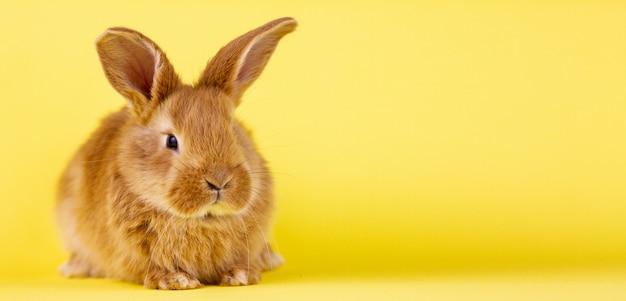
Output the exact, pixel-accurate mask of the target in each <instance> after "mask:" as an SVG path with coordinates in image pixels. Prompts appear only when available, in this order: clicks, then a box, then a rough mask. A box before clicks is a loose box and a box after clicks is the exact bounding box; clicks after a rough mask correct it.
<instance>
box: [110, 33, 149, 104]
mask: <svg viewBox="0 0 626 301" xmlns="http://www.w3.org/2000/svg"><path fill="white" fill-rule="evenodd" d="M116 40H117V42H118V43H119V46H120V48H121V49H123V51H125V53H126V55H124V56H123V60H121V61H120V66H119V67H120V70H119V71H120V72H121V73H122V74H126V79H127V80H128V82H127V84H128V85H129V86H131V87H132V88H135V89H137V90H138V91H139V92H141V93H142V94H143V95H144V96H145V97H146V99H148V100H149V99H151V98H152V97H151V91H152V85H153V80H154V72H155V64H156V62H155V57H154V55H153V54H152V51H150V50H149V49H147V48H146V46H144V45H141V44H138V43H136V42H133V41H129V40H126V39H116Z"/></svg>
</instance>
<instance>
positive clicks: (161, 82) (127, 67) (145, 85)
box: [96, 27, 182, 121]
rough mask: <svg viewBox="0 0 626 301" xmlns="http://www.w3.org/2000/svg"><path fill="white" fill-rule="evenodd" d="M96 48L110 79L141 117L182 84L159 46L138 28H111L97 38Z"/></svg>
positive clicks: (144, 117) (136, 114)
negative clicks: (135, 29) (136, 29)
mask: <svg viewBox="0 0 626 301" xmlns="http://www.w3.org/2000/svg"><path fill="white" fill-rule="evenodd" d="M96 49H97V50H98V55H99V56H100V62H101V63H102V68H103V69H104V73H105V75H106V77H107V78H108V80H109V82H110V83H111V85H112V86H113V88H115V90H117V91H118V92H119V93H120V94H122V95H123V96H124V97H126V99H128V101H129V102H130V105H131V107H132V111H133V113H134V114H135V116H136V117H137V118H139V119H140V120H144V121H145V119H147V118H148V117H149V116H150V114H151V113H152V111H153V109H154V108H155V107H156V106H157V105H158V104H159V102H161V101H163V100H164V99H165V98H166V97H167V96H168V95H169V94H170V93H171V92H173V91H174V90H175V89H176V88H178V87H179V86H180V85H182V83H181V81H180V79H179V77H178V75H177V74H176V73H175V72H174V68H173V67H172V65H171V64H170V62H169V61H168V60H167V57H165V54H164V53H163V51H161V49H160V48H159V46H157V45H156V44H155V43H154V42H153V41H151V40H150V39H148V38H147V37H145V36H144V35H142V34H141V33H139V32H137V31H134V30H132V29H128V28H123V27H115V28H110V29H108V30H107V31H105V32H104V33H103V34H102V35H101V36H100V37H99V38H98V39H97V40H96Z"/></svg>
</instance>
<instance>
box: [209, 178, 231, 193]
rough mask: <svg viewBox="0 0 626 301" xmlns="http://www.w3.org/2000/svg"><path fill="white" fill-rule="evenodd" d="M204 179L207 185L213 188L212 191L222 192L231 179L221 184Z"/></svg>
mask: <svg viewBox="0 0 626 301" xmlns="http://www.w3.org/2000/svg"><path fill="white" fill-rule="evenodd" d="M204 181H205V182H206V185H207V186H208V187H209V189H211V191H213V192H221V191H222V190H224V189H225V188H226V187H227V186H228V183H230V180H229V181H226V183H224V184H221V185H219V184H215V183H214V182H211V181H209V180H204Z"/></svg>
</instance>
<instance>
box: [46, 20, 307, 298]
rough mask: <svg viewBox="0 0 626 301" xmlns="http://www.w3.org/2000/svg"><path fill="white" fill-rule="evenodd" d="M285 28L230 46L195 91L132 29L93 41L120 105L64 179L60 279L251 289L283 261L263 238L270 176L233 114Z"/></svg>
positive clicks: (272, 26)
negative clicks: (64, 256)
mask: <svg viewBox="0 0 626 301" xmlns="http://www.w3.org/2000/svg"><path fill="white" fill-rule="evenodd" d="M293 28H295V21H293V19H280V20H276V21H274V22H271V23H268V24H267V25H265V26H263V27H260V28H258V29H257V30H255V31H251V32H249V33H247V34H246V35H243V36H242V37H240V38H239V39H237V40H235V41H233V42H231V43H230V44H229V45H227V46H226V47H224V48H223V49H222V50H221V51H220V52H219V53H218V54H217V56H216V57H215V58H214V59H213V60H212V61H211V62H210V63H209V64H208V66H207V70H206V71H205V73H204V74H203V76H202V77H201V79H200V81H199V82H198V83H197V84H196V85H194V86H188V85H184V84H182V83H180V81H179V80H178V76H177V75H176V74H175V73H174V72H173V69H172V68H171V66H170V65H169V63H168V62H167V59H166V58H165V56H164V54H162V52H161V51H160V49H159V48H158V47H157V46H156V44H154V43H153V42H151V41H150V40H148V39H147V38H145V37H144V36H143V35H141V34H139V33H137V32H134V31H131V30H127V29H123V28H116V29H111V30H109V31H108V32H107V33H105V35H103V36H102V37H101V38H100V39H99V40H98V43H97V45H98V51H99V54H100V56H101V60H102V64H103V67H104V69H105V73H106V74H107V76H108V78H109V80H110V81H111V83H112V85H113V86H114V87H115V88H116V89H117V90H118V91H119V92H120V93H121V94H122V95H124V96H125V97H126V98H127V99H128V100H129V106H128V107H126V108H124V109H122V110H121V111H119V112H117V113H114V114H112V115H111V116H109V117H108V118H106V119H105V120H104V121H103V122H102V125H101V126H100V128H99V129H98V130H97V131H96V132H95V133H94V134H93V135H92V137H91V138H90V139H89V140H88V141H87V143H86V144H85V145H83V147H82V148H81V149H80V150H79V152H78V153H77V154H76V156H75V157H74V159H73V160H72V161H71V162H70V164H69V166H68V168H67V170H66V172H65V174H64V175H63V177H62V180H61V185H60V190H59V197H58V199H59V201H58V203H57V216H58V221H59V225H60V227H61V231H62V234H63V236H64V238H65V239H66V246H67V248H68V250H69V251H70V252H71V258H70V260H69V261H68V262H67V263H66V264H64V265H63V266H62V268H61V271H62V273H63V274H64V275H66V276H68V277H107V278H114V279H120V280H125V281H130V282H136V283H143V284H144V285H145V286H146V287H150V288H161V289H186V288H195V287H198V286H200V285H201V284H221V285H246V284H252V283H256V282H258V281H259V279H260V272H261V271H262V270H269V269H271V268H274V267H276V266H278V265H280V264H281V263H282V258H281V257H280V255H278V254H276V253H274V252H273V251H272V250H271V249H270V247H269V245H268V240H267V239H268V235H269V234H270V224H271V216H272V211H273V201H272V179H271V177H270V173H269V170H268V169H267V167H266V165H265V161H264V160H263V158H262V157H261V156H260V155H259V153H258V152H257V151H256V148H255V145H254V143H253V141H252V139H251V137H250V135H249V132H248V131H247V130H246V129H245V128H244V126H243V125H242V124H241V123H240V122H239V121H237V120H236V119H235V118H234V109H235V107H236V106H237V104H238V103H239V98H240V96H241V94H242V93H243V90H245V88H246V87H247V86H249V85H250V84H251V83H252V81H254V80H255V79H256V77H257V76H258V75H259V74H260V72H261V70H262V67H263V66H264V65H265V63H266V62H267V60H268V59H269V56H270V55H271V52H272V51H273V49H274V47H275V45H276V43H277V42H278V40H279V39H280V38H281V37H282V36H283V35H284V34H286V33H288V32H290V31H291V30H293ZM255 48H256V49H255ZM124 51H125V52H127V54H128V55H124V54H120V53H123V52H124ZM229 62H230V63H229ZM232 62H237V64H232ZM150 66H153V68H154V69H153V70H152V71H151V70H150V69H149V68H146V67H150ZM259 66H260V67H259ZM229 68H230V69H229ZM231 69H232V70H231ZM137 70H140V71H137ZM146 70H147V71H146ZM146 80H148V81H149V80H152V82H146Z"/></svg>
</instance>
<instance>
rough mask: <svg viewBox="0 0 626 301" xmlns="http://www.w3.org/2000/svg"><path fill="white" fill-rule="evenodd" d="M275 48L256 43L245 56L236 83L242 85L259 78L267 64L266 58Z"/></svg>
mask: <svg viewBox="0 0 626 301" xmlns="http://www.w3.org/2000/svg"><path fill="white" fill-rule="evenodd" d="M275 47H276V44H274V45H271V44H270V45H267V44H265V43H256V44H255V45H253V46H252V47H251V48H250V50H249V51H248V53H247V54H246V57H245V58H244V61H243V64H242V65H241V68H239V73H238V74H237V81H238V82H239V83H241V84H244V85H245V84H250V82H251V81H254V79H256V77H258V76H259V73H260V72H261V70H263V67H265V64H267V61H268V58H269V56H270V55H272V51H273V50H274V48H275Z"/></svg>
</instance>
